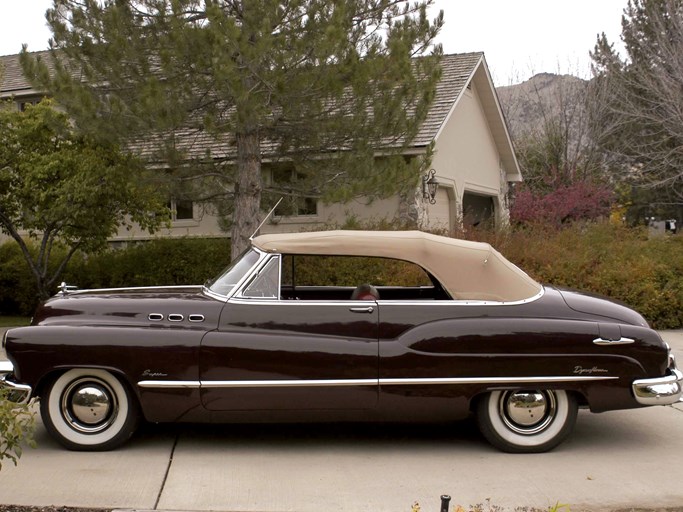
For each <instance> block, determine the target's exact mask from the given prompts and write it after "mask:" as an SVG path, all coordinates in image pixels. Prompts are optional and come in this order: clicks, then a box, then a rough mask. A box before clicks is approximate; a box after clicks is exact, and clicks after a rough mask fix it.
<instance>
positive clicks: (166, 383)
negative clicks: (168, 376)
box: [138, 380, 201, 389]
mask: <svg viewBox="0 0 683 512" xmlns="http://www.w3.org/2000/svg"><path fill="white" fill-rule="evenodd" d="M138 386H139V387H141V388H144V389H152V388H160V389H199V388H200V387H201V382H199V381H198V380H141V381H140V382H138Z"/></svg>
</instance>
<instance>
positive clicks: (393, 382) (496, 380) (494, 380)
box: [379, 375, 619, 386]
mask: <svg viewBox="0 0 683 512" xmlns="http://www.w3.org/2000/svg"><path fill="white" fill-rule="evenodd" d="M618 378H619V377H592V376H574V375H568V376H566V377H561V376H555V377H550V376H549V377H453V378H451V377H445V378H438V377H437V378H426V379H379V384H380V386H406V385H420V386H422V385H429V384H538V383H545V382H548V383H555V382H585V381H595V380H615V379H618Z"/></svg>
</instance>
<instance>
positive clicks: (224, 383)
mask: <svg viewBox="0 0 683 512" xmlns="http://www.w3.org/2000/svg"><path fill="white" fill-rule="evenodd" d="M616 379H619V377H606V376H575V375H568V376H548V377H436V378H414V379H319V380H318V379H310V380H309V379H294V380H286V379H283V380H275V379H273V380H209V381H171V380H144V381H140V382H138V386H140V387H141V388H182V389H186V388H206V389H217V388H293V387H342V386H415V385H419V386H424V385H443V384H541V383H561V382H591V381H601V380H616Z"/></svg>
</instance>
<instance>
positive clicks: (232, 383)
mask: <svg viewBox="0 0 683 512" xmlns="http://www.w3.org/2000/svg"><path fill="white" fill-rule="evenodd" d="M201 384H202V388H296V387H314V388H315V387H339V386H376V385H377V384H378V379H322V380H211V381H202V383H201Z"/></svg>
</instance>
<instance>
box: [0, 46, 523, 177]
mask: <svg viewBox="0 0 683 512" xmlns="http://www.w3.org/2000/svg"><path fill="white" fill-rule="evenodd" d="M49 53H50V52H49V51H42V52H34V53H33V56H35V57H41V58H42V60H43V62H45V63H47V65H48V66H52V59H51V58H49ZM441 68H442V75H441V80H439V82H438V83H437V86H436V93H435V96H434V102H433V103H432V105H431V107H430V109H429V112H428V113H427V117H426V119H425V121H424V122H423V123H422V125H421V126H420V129H419V130H418V133H417V135H416V136H415V138H414V139H413V142H412V144H411V147H412V148H413V149H414V150H415V151H416V152H418V153H420V152H422V151H424V150H425V149H426V148H427V146H429V144H430V143H431V142H432V141H434V140H436V139H437V138H438V136H439V134H440V133H441V131H442V130H443V127H444V126H445V125H446V123H447V122H448V120H449V119H450V117H451V114H452V113H453V111H454V110H455V107H456V106H457V104H458V101H459V99H460V98H461V97H462V95H463V94H464V91H465V90H466V88H467V86H468V85H470V84H471V83H474V84H475V86H476V87H477V90H478V91H479V96H480V99H481V101H482V107H483V109H484V113H485V115H486V117H487V121H488V123H489V126H490V129H491V133H492V135H493V139H494V142H495V144H496V148H497V150H498V152H499V154H500V156H501V162H502V165H503V167H504V169H505V171H506V173H507V175H508V179H509V180H510V181H521V173H520V170H519V165H518V163H517V159H516V157H515V153H514V148H513V145H512V140H511V138H510V134H509V132H508V129H507V124H506V121H505V117H504V115H503V111H502V109H501V107H500V102H499V100H498V95H497V94H496V90H495V87H494V85H493V81H492V80H491V75H490V73H489V70H488V66H487V64H486V59H485V58H484V53H483V52H472V53H458V54H451V55H444V56H443V57H442V58H441ZM0 69H2V72H0V99H2V98H10V97H17V98H20V97H28V96H33V97H35V96H37V95H39V94H40V93H41V91H38V90H36V89H34V88H33V87H32V86H31V84H30V83H29V82H28V80H27V79H26V78H25V77H24V74H23V72H22V69H21V64H20V63H19V55H18V54H16V55H4V56H0ZM176 136H177V146H178V147H179V148H182V149H185V150H187V152H188V154H189V155H190V156H197V157H201V156H204V155H206V154H207V151H210V152H211V154H212V156H213V157H214V158H231V157H234V156H235V155H234V154H233V153H234V152H235V144H234V141H233V140H232V139H233V138H232V137H231V136H229V135H223V136H218V137H214V136H211V135H209V134H207V133H206V132H200V131H197V130H192V129H187V130H179V131H177V132H176ZM149 142H151V141H148V143H146V144H141V145H139V147H138V148H137V150H139V151H140V152H141V153H142V154H143V155H144V154H145V153H151V147H150V146H149ZM262 149H263V150H264V152H265V153H266V154H265V155H264V156H266V157H267V156H268V153H272V154H273V155H274V154H275V151H276V150H277V146H276V145H275V144H272V143H271V144H268V143H266V144H264V145H263V148H262Z"/></svg>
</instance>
